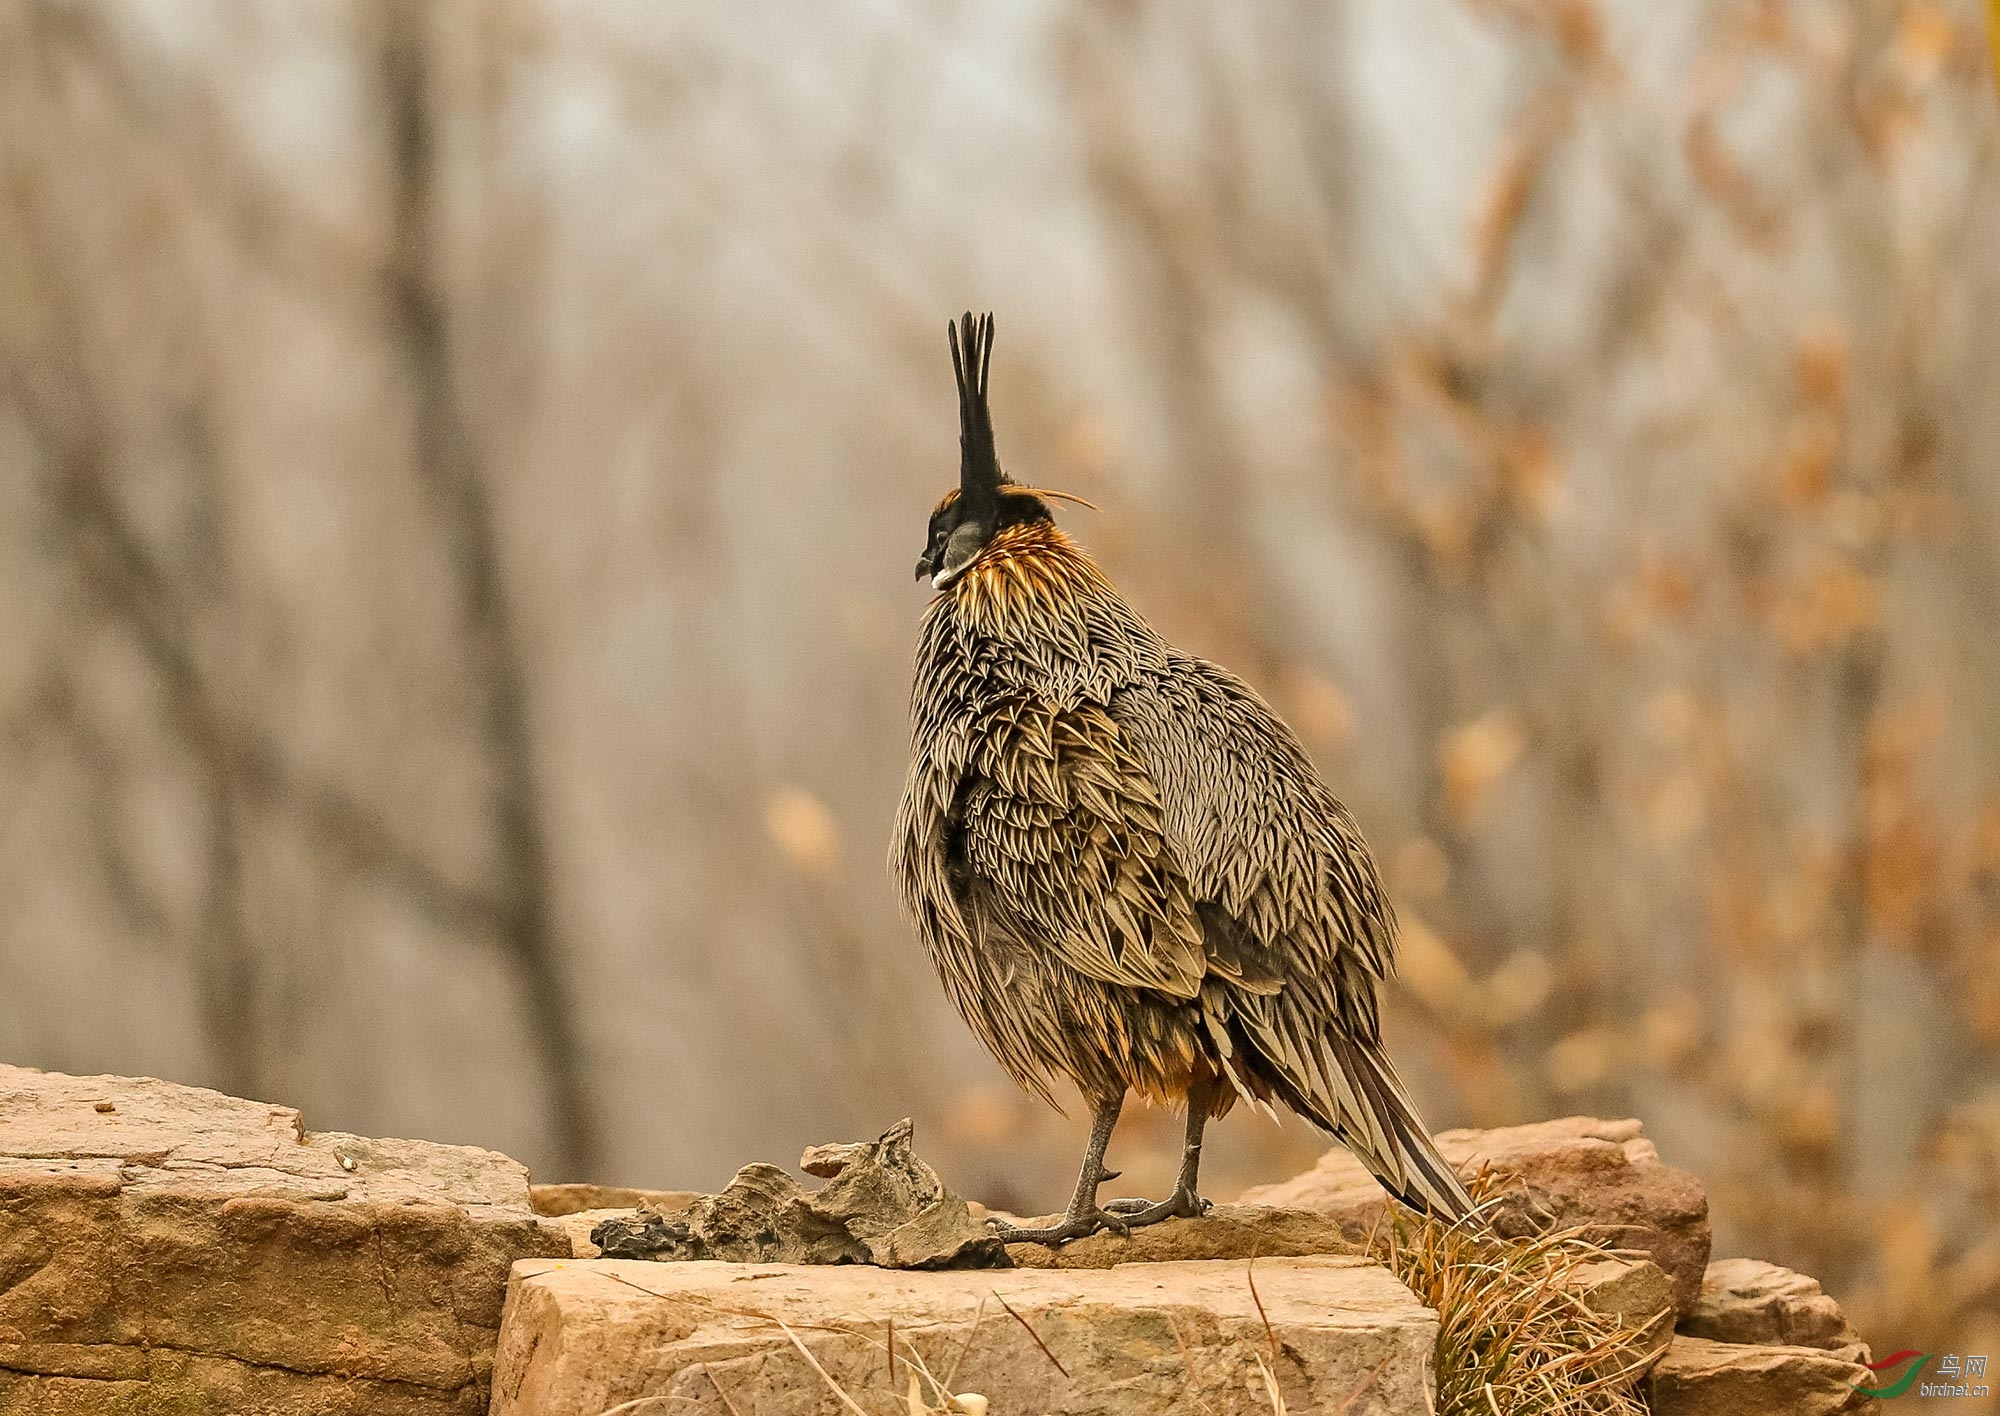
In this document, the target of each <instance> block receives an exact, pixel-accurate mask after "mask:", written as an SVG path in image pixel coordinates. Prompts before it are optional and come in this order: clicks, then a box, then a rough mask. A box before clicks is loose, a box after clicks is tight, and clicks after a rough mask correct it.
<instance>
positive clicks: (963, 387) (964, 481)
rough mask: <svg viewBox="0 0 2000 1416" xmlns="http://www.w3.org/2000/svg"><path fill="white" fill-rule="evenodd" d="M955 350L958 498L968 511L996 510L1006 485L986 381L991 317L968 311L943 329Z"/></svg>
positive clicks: (990, 363) (990, 355)
mask: <svg viewBox="0 0 2000 1416" xmlns="http://www.w3.org/2000/svg"><path fill="white" fill-rule="evenodd" d="M945 337H946V339H947V341H948V342H949V343H950V344H951V370H952V373H953V374H954V375H955V376H956V377H957V379H958V492H959V496H960V497H961V498H963V499H964V502H965V505H966V509H967V510H968V511H975V510H977V511H984V510H986V509H988V508H990V507H991V506H992V505H993V502H994V500H995V498H996V497H997V496H998V494H999V489H1000V485H1001V483H1003V482H1005V481H1006V480H1007V478H1006V475H1005V474H1004V473H1002V472H1001V470H1000V459H999V457H998V456H997V455H996V454H995V453H994V451H993V410H992V408H991V407H989V406H988V404H987V401H986V383H987V376H988V375H989V374H990V373H991V372H992V368H993V316H992V315H990V314H985V315H981V316H979V317H978V318H977V319H974V318H973V315H972V312H971V311H970V310H967V311H966V312H965V314H964V316H963V317H961V318H960V319H959V321H958V323H957V324H955V325H953V324H947V325H946V326H945Z"/></svg>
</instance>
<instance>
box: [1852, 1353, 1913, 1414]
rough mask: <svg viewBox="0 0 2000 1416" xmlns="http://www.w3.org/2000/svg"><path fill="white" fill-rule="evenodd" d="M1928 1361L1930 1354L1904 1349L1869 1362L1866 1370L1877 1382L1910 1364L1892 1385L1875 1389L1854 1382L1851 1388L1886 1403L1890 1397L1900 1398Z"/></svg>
mask: <svg viewBox="0 0 2000 1416" xmlns="http://www.w3.org/2000/svg"><path fill="white" fill-rule="evenodd" d="M1912 1357H1914V1358H1916V1359H1917V1360H1916V1361H1914V1362H1910V1359H1911V1358H1912ZM1930 1360H1931V1354H1930V1353H1928V1352H1919V1351H1917V1350H1916V1348H1914V1347H1911V1348H1906V1349H1904V1350H1903V1351H1901V1352H1898V1353H1897V1354H1896V1355H1895V1356H1893V1357H1884V1358H1883V1359H1882V1360H1881V1361H1879V1362H1870V1363H1869V1364H1868V1370H1869V1371H1871V1372H1873V1373H1875V1374H1876V1379H1877V1380H1878V1381H1879V1380H1881V1379H1882V1378H1883V1377H1886V1376H1888V1374H1889V1373H1890V1372H1893V1371H1894V1370H1895V1369H1896V1368H1898V1367H1900V1366H1902V1365H1903V1364H1904V1363H1905V1362H1910V1370H1909V1371H1907V1372H1905V1373H1903V1375H1902V1376H1900V1377H1898V1378H1896V1380H1895V1382H1894V1384H1892V1385H1890V1386H1885V1387H1875V1386H1863V1385H1861V1383H1859V1382H1855V1383H1853V1387H1854V1389H1855V1390H1856V1391H1859V1392H1866V1393H1867V1394H1868V1395H1869V1396H1872V1397H1874V1398H1876V1399H1877V1400H1878V1401H1887V1400H1889V1399H1890V1398H1891V1397H1896V1396H1901V1395H1902V1394H1903V1393H1904V1392H1906V1391H1908V1390H1909V1389H1910V1385H1911V1383H1913V1382H1914V1381H1916V1379H1917V1373H1919V1372H1921V1371H1922V1370H1923V1369H1924V1363H1926V1362H1928V1361H1930Z"/></svg>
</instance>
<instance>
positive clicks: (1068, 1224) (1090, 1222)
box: [987, 1209, 1132, 1249]
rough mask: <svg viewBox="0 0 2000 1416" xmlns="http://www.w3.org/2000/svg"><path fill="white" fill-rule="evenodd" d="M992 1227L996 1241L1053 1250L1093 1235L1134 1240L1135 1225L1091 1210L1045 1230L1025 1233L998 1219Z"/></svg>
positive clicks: (1069, 1217) (1124, 1219)
mask: <svg viewBox="0 0 2000 1416" xmlns="http://www.w3.org/2000/svg"><path fill="white" fill-rule="evenodd" d="M987 1223H988V1224H991V1225H992V1226H993V1234H994V1237H995V1238H997V1239H998V1240H999V1241H1000V1242H1001V1243H1002V1244H1046V1245H1048V1246H1049V1247H1050V1248H1051V1249H1053V1248H1056V1247H1058V1246H1060V1245H1063V1244H1067V1243H1069V1241H1070V1240H1072V1239H1085V1238H1088V1237H1089V1236H1091V1235H1092V1234H1107V1233H1108V1234H1116V1235H1117V1236H1118V1237H1119V1238H1120V1239H1130V1238H1131V1237H1132V1225H1131V1222H1130V1221H1129V1220H1127V1219H1126V1217H1125V1216H1124V1215H1122V1214H1118V1213H1114V1212H1113V1211H1111V1210H1109V1209H1088V1210H1083V1211H1080V1212H1073V1213H1070V1214H1066V1215H1064V1216H1063V1217H1062V1219H1061V1220H1060V1221H1059V1222H1057V1223H1055V1224H1051V1225H1049V1226H1048V1227H1047V1228H1044V1229H1022V1228H1021V1227H1020V1226H1018V1225H1013V1224H1003V1223H1002V1222H1000V1221H999V1220H997V1219H992V1220H988V1221H987Z"/></svg>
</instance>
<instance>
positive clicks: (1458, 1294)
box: [1372, 1182, 1649, 1416]
mask: <svg viewBox="0 0 2000 1416" xmlns="http://www.w3.org/2000/svg"><path fill="white" fill-rule="evenodd" d="M1484 1188H1485V1187H1484V1185H1483V1183H1481V1182H1476V1183H1475V1184H1474V1187H1473V1193H1474V1195H1475V1197H1476V1198H1482V1199H1483V1198H1484V1196H1483V1195H1482V1193H1481V1192H1482V1190H1483V1189H1484ZM1372 1247H1373V1248H1374V1250H1375V1253H1376V1256H1377V1257H1378V1258H1379V1259H1380V1260H1381V1261H1382V1263H1383V1264H1384V1265H1385V1266H1387V1267H1388V1269H1389V1270H1390V1271H1391V1272H1392V1273H1394V1274H1395V1275H1396V1276H1397V1277H1398V1278H1400V1279H1402V1280H1403V1282H1404V1283H1405V1284H1406V1285H1408V1286H1409V1288H1410V1290H1411V1291H1412V1292H1414V1293H1415V1294H1416V1295H1417V1297H1419V1298H1420V1299H1422V1300H1423V1301H1424V1303H1425V1304H1427V1305H1428V1306H1430V1307H1432V1308H1435V1309H1436V1310H1437V1314H1438V1340H1437V1355H1436V1368H1437V1384H1438V1393H1437V1411H1438V1416H1494V1413H1496V1412H1504V1413H1505V1416H1645V1412H1646V1404H1645V1401H1644V1399H1643V1398H1642V1397H1641V1396H1640V1395H1639V1393H1638V1391H1637V1390H1635V1389H1634V1384H1633V1383H1632V1382H1631V1381H1630V1380H1629V1378H1630V1376H1631V1374H1632V1373H1633V1372H1634V1371H1636V1370H1637V1368H1638V1366H1639V1364H1640V1362H1641V1361H1643V1359H1644V1358H1645V1356H1646V1354H1647V1351H1648V1343H1647V1338H1646V1329H1647V1327H1648V1326H1649V1324H1640V1325H1638V1326H1632V1325H1628V1324H1627V1323H1625V1322H1623V1321H1621V1320H1620V1319H1619V1318H1617V1317H1615V1316H1609V1315H1606V1314H1602V1313H1596V1312H1592V1311H1591V1310H1590V1309H1589V1308H1587V1307H1585V1306H1584V1304H1583V1302H1582V1301H1581V1299H1580V1298H1579V1297H1578V1295H1577V1290H1576V1285H1575V1282H1574V1280H1575V1275H1576V1270H1577V1269H1578V1268H1579V1267H1580V1266H1582V1265H1584V1264H1587V1263H1591V1262H1593V1261H1595V1260H1598V1259H1603V1258H1605V1257H1607V1254H1606V1252H1605V1250H1603V1249H1602V1248H1600V1247H1598V1246H1597V1245H1595V1244H1592V1243H1591V1242H1589V1241H1588V1240H1587V1239H1586V1238H1584V1232H1583V1231H1582V1230H1580V1229H1571V1230H1563V1231H1560V1232H1556V1233H1550V1234H1544V1235H1540V1236H1536V1237H1533V1238H1526V1239H1502V1238H1498V1237H1496V1236H1494V1235H1491V1234H1485V1233H1476V1232H1474V1231H1472V1230H1469V1229H1466V1228H1462V1227H1456V1226H1452V1225H1446V1224H1440V1223H1438V1222H1436V1221H1433V1220H1427V1219H1416V1218H1413V1217H1407V1216H1399V1217H1397V1218H1395V1219H1393V1220H1392V1221H1391V1223H1390V1225H1389V1226H1388V1227H1387V1228H1386V1229H1385V1230H1384V1231H1383V1232H1382V1234H1381V1235H1379V1236H1378V1238H1377V1241H1376V1243H1375V1244H1374V1245H1373V1246H1372Z"/></svg>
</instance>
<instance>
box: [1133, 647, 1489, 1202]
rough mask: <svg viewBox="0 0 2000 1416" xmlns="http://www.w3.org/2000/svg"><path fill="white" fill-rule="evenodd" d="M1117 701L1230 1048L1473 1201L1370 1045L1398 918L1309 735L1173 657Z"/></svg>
mask: <svg viewBox="0 0 2000 1416" xmlns="http://www.w3.org/2000/svg"><path fill="white" fill-rule="evenodd" d="M1174 667H1175V669H1176V670H1177V671H1176V672H1174V673H1172V674H1169V675H1166V676H1163V677H1161V678H1159V679H1156V680H1150V681H1144V682H1140V683H1136V684H1133V685H1131V686H1129V687H1127V688H1125V689H1122V690H1121V691H1120V692H1119V693H1118V694H1117V695H1115V696H1114V697H1113V699H1112V702H1111V705H1110V706H1111V714H1112V716H1113V718H1114V719H1115V720H1116V721H1117V723H1118V725H1119V727H1120V728H1121V729H1122V730H1123V734H1124V737H1125V740H1126V741H1127V742H1129V743H1130V744H1131V746H1132V748H1133V750H1134V751H1136V752H1137V754H1138V756H1139V758H1140V759H1141V761H1142V762H1143V764H1144V767H1145V770H1146V773H1147V775H1148V778H1149V779H1150V780H1151V781H1152V782H1153V784H1154V786H1155V789H1156V791H1157V793H1158V797H1159V801H1160V806H1161V810H1162V813H1163V820H1164V822H1165V829H1166V844H1167V849H1168V850H1169V851H1171V852H1172V854H1173V855H1174V857H1175V858H1176V859H1177V860H1178V861H1179V862H1180V863H1181V865H1182V867H1183V869H1184V870H1185V872H1186V875H1187V880H1188V885H1189V888H1190V889H1191V890H1192V891H1193V893H1194V897H1195V910H1196V914H1197V917H1198V918H1199V919H1200V920H1201V921H1202V924H1203V928H1204V948H1205V950H1206V954H1207V960H1208V968H1209V971H1210V973H1211V974H1212V975H1215V976H1218V977H1220V978H1222V979H1224V980H1226V981H1227V982H1228V983H1231V984H1234V985H1235V987H1233V988H1227V987H1226V988H1223V989H1222V990H1220V992H1219V994H1218V995H1216V996H1214V997H1212V998H1211V997H1210V996H1209V995H1204V1002H1205V1005H1208V1006H1210V1007H1211V1008H1212V1009H1214V1010H1220V1011H1222V1012H1225V1013H1226V1015H1227V1016H1226V1018H1224V1017H1218V1018H1217V1019H1216V1020H1215V1022H1214V1024H1213V1027H1214V1029H1215V1031H1216V1032H1217V1033H1218V1035H1219V1036H1220V1037H1221V1038H1223V1039H1224V1040H1226V1041H1227V1042H1228V1045H1229V1048H1230V1049H1232V1050H1234V1049H1237V1048H1241V1050H1242V1051H1241V1055H1238V1056H1235V1057H1232V1059H1231V1061H1230V1062H1229V1066H1230V1069H1231V1077H1232V1080H1236V1081H1237V1083H1238V1085H1239V1086H1241V1085H1243V1084H1244V1083H1243V1082H1242V1081H1241V1080H1240V1079H1239V1078H1238V1077H1237V1075H1236V1069H1237V1068H1239V1067H1243V1068H1247V1069H1249V1070H1250V1071H1251V1072H1252V1074H1253V1075H1254V1077H1255V1078H1256V1079H1258V1080H1260V1081H1261V1082H1262V1083H1263V1084H1264V1085H1266V1086H1268V1087H1269V1088H1270V1089H1271V1090H1273V1091H1275V1092H1276V1093H1277V1094H1278V1095H1279V1096H1280V1097H1281V1098H1282V1099H1283V1100H1284V1101H1285V1103H1286V1104H1287V1105H1289V1106H1290V1107H1291V1108H1292V1109H1293V1110H1295V1111H1298V1112H1299V1113H1301V1114H1302V1115H1304V1116H1307V1117H1309V1118H1311V1119H1312V1120H1313V1121H1314V1122H1316V1123H1317V1124H1318V1125H1320V1126H1322V1127H1324V1128H1325V1129H1326V1130H1328V1131H1330V1132H1332V1133H1333V1134H1334V1135H1336V1136H1338V1137H1339V1138H1340V1139H1341V1141H1342V1142H1344V1143H1345V1144H1346V1145H1347V1146H1348V1148H1349V1149H1350V1150H1352V1151H1353V1152H1354V1153H1355V1154H1356V1155H1357V1156H1359V1157H1360V1158H1361V1160H1362V1161H1363V1162H1364V1163H1366V1164H1367V1165H1368V1167H1369V1168H1370V1169H1371V1170H1372V1171H1374V1173H1375V1174H1376V1176H1377V1177H1378V1178H1379V1179H1380V1180H1381V1181H1382V1182H1383V1184H1384V1185H1385V1186H1387V1187H1388V1188H1389V1189H1390V1190H1391V1191H1392V1192H1394V1193H1395V1194H1396V1195H1397V1196H1398V1197H1399V1198H1401V1199H1402V1200H1404V1201H1405V1203H1408V1204H1410V1205H1412V1206H1414V1207H1417V1208H1421V1209H1427V1210H1429V1211H1430V1212H1431V1213H1433V1214H1436V1215H1440V1216H1442V1217H1445V1218H1448V1219H1456V1218H1458V1217H1460V1216H1461V1215H1463V1214H1465V1213H1466V1212H1467V1211H1468V1210H1469V1209H1470V1207H1471V1200H1470V1199H1469V1198H1468V1197H1467V1195H1466V1193H1465V1189H1464V1186H1463V1185H1461V1184H1460V1183H1459V1180H1458V1178H1457V1176H1456V1175H1455V1174H1454V1173H1453V1172H1452V1169H1451V1167H1450V1165H1448V1164H1447V1163H1446V1162H1445V1161H1444V1159H1443V1158H1442V1157H1441V1156H1440V1155H1439V1154H1438V1151H1437V1147H1436V1145H1435V1143H1434V1142H1433V1141H1432V1140H1431V1137H1430V1134H1429V1132H1428V1131H1427V1130H1425V1129H1424V1126H1423V1123H1422V1122H1421V1121H1420V1120H1419V1119H1418V1116H1417V1112H1416V1108H1415V1107H1414V1105H1412V1103H1411V1101H1410V1098H1409V1095H1408V1093H1407V1092H1406V1091H1405V1090H1404V1088H1403V1084H1402V1082H1401V1080H1400V1079H1399V1078H1398V1077H1397V1076H1396V1072H1395V1069H1394V1068H1393V1067H1392V1066H1391V1065H1390V1064H1389V1060H1388V1058H1387V1056H1385V1055H1384V1053H1383V1052H1382V1048H1381V1029H1380V1022H1379V1017H1378V1014H1377V1005H1376V987H1377V984H1378V983H1379V981H1380V980H1381V979H1383V978H1385V977H1386V976H1387V975H1388V974H1389V973H1390V972H1391V971H1392V969H1393V967H1394V962H1395V953H1394V951H1395V915H1394V913H1393V911H1392V909H1391V907H1390V904H1389V900H1388V897H1387V896H1386V895H1385V894H1384V893H1383V890H1382V886H1381V882H1380V880H1379V878H1378V877H1377V875H1376V871H1375V864H1374V858H1373V857H1372V856H1371V855H1370V854H1369V852H1368V848H1367V846H1366V845H1365V844H1364V843H1363V841H1362V839H1361V834H1360V831H1359V829H1358V828H1357V827H1356V826H1355V824H1354V820H1353V818H1352V817H1351V816H1349V815H1348V814H1347V810H1346V808H1344V807H1343V806H1341V804H1340V803H1339V802H1338V801H1337V800H1336V799H1335V798H1334V796H1333V794H1332V793H1331V792H1329V791H1328V790H1327V789H1326V786H1325V784H1324V783H1322V782H1321V781H1320V779H1319V776H1318V774H1317V773H1316V772H1315V771H1314V770H1313V767H1312V764H1311V761H1310V759H1308V758H1307V756H1306V753H1305V749H1304V748H1303V747H1302V746H1301V745H1300V743H1299V741H1298V739H1297V738H1296V737H1294V736H1293V735H1292V733H1291V731H1290V729H1288V728H1287V727H1286V726H1285V725H1284V723H1283V722H1282V721H1281V720H1280V719H1279V718H1278V716H1277V715H1276V714H1275V713H1273V712H1272V711H1271V709H1270V708H1269V707H1268V706H1267V705H1266V704H1265V703H1264V701H1263V700H1262V699H1261V698H1259V697H1258V696H1257V695H1256V693H1254V692H1253V691H1252V690H1251V689H1250V688H1249V686H1248V685H1246V684H1244V683H1243V682H1242V681H1241V680H1240V679H1238V678H1236V677H1235V676H1234V675H1233V674H1230V673H1229V672H1228V671H1227V670H1225V669H1221V668H1218V667H1216V666H1215V665H1212V664H1208V663H1205V662H1203V661H1201V660H1198V659H1191V658H1181V659H1179V660H1177V661H1176V663H1175V665H1174Z"/></svg>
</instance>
